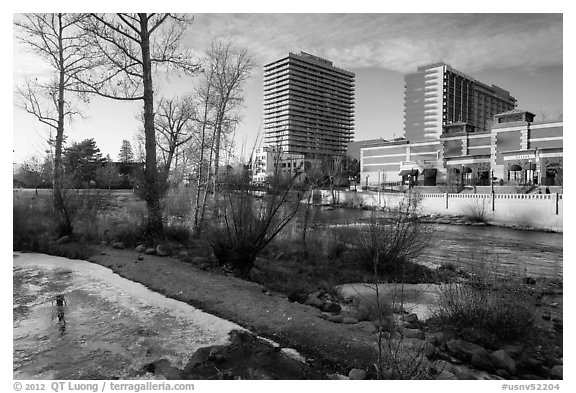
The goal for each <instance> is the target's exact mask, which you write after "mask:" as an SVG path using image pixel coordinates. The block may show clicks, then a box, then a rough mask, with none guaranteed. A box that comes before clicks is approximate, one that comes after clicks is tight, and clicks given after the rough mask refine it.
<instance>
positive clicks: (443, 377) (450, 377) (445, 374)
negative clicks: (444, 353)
mask: <svg viewBox="0 0 576 393" xmlns="http://www.w3.org/2000/svg"><path fill="white" fill-rule="evenodd" d="M436 379H437V380H439V381H447V380H448V381H455V380H458V378H457V377H456V375H454V374H452V373H451V372H448V371H441V372H440V373H439V374H438V375H436Z"/></svg>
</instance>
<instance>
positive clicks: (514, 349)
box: [502, 344, 524, 359]
mask: <svg viewBox="0 0 576 393" xmlns="http://www.w3.org/2000/svg"><path fill="white" fill-rule="evenodd" d="M502 349H503V350H504V351H506V353H507V354H508V355H510V356H511V357H512V358H514V359H518V358H520V356H521V355H522V352H523V351H524V346H523V345H522V344H506V345H503V346H502Z"/></svg>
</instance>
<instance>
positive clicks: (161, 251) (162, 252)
mask: <svg viewBox="0 0 576 393" xmlns="http://www.w3.org/2000/svg"><path fill="white" fill-rule="evenodd" d="M156 255H158V256H161V257H166V256H168V255H170V251H168V249H167V248H166V247H165V246H163V245H161V244H158V245H157V246H156Z"/></svg>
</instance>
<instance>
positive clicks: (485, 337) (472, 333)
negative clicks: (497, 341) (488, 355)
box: [460, 327, 494, 348]
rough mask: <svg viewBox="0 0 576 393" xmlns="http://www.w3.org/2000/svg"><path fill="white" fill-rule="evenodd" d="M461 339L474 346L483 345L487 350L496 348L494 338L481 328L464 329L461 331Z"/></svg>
mask: <svg viewBox="0 0 576 393" xmlns="http://www.w3.org/2000/svg"><path fill="white" fill-rule="evenodd" d="M460 337H462V339H464V340H466V341H469V342H471V343H474V344H478V345H481V346H483V347H485V348H490V347H493V346H494V338H493V337H492V335H491V334H490V333H488V332H487V331H485V330H483V329H479V328H474V327H472V328H464V329H462V330H461V331H460Z"/></svg>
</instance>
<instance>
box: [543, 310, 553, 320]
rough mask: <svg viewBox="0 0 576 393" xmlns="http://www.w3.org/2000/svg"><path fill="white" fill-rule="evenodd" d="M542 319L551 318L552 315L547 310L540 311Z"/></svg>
mask: <svg viewBox="0 0 576 393" xmlns="http://www.w3.org/2000/svg"><path fill="white" fill-rule="evenodd" d="M542 319H543V320H545V321H549V320H550V319H552V315H550V313H549V312H548V311H544V312H543V313H542Z"/></svg>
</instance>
